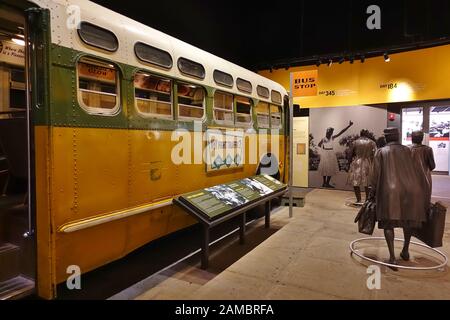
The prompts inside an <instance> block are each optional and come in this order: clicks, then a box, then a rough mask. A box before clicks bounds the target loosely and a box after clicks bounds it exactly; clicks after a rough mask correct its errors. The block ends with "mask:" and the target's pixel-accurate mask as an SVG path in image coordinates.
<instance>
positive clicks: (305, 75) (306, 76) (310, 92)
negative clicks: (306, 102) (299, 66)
mask: <svg viewBox="0 0 450 320" xmlns="http://www.w3.org/2000/svg"><path fill="white" fill-rule="evenodd" d="M318 77H319V71H318V70H308V71H299V72H293V73H291V81H292V95H293V96H294V97H310V96H317V92H318V84H317V82H318Z"/></svg>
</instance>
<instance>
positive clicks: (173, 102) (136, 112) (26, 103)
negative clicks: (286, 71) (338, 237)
mask: <svg viewBox="0 0 450 320" xmlns="http://www.w3.org/2000/svg"><path fill="white" fill-rule="evenodd" d="M287 109H288V106H287V92H286V91H285V89H284V88H283V87H282V86H281V85H279V84H277V83H275V82H273V81H270V80H268V79H266V78H264V77H261V76H259V75H257V74H255V73H253V72H250V71H248V70H246V69H244V68H241V67H239V66H237V65H234V64H232V63H230V62H227V61H225V60H223V59H221V58H218V57H216V56H214V55H212V54H209V53H207V52H204V51H202V50H200V49H198V48H196V47H193V46H191V45H189V44H186V43H184V42H182V41H179V40H177V39H174V38H173V37H170V36H168V35H166V34H163V33H161V32H158V31H156V30H154V29H152V28H149V27H147V26H145V25H142V24H140V23H138V22H135V21H133V20H131V19H128V18H126V17H124V16H122V15H120V14H117V13H115V12H113V11H111V10H108V9H105V8H103V7H101V6H98V5H96V4H94V3H92V2H89V1H86V0H32V1H25V0H1V1H0V166H1V168H0V183H1V185H0V187H1V190H2V196H1V199H0V299H9V298H17V297H21V296H23V295H27V294H30V293H32V292H35V293H36V294H37V295H38V296H40V297H42V298H45V299H52V298H55V297H56V286H57V285H58V284H59V283H63V282H65V281H66V279H67V276H68V274H67V268H68V267H69V266H72V265H76V266H79V267H80V269H81V270H82V272H83V273H85V272H89V271H91V270H94V269H96V268H98V267H100V266H103V265H105V264H107V263H109V262H112V261H114V260H117V259H120V258H122V257H124V256H126V255H127V254H129V253H130V252H132V251H133V250H135V249H137V248H139V247H141V246H143V245H145V244H146V243H149V242H150V241H152V240H154V239H157V238H160V237H162V236H165V235H167V234H170V233H172V232H175V231H177V230H180V229H182V228H186V227H187V226H190V225H192V224H194V223H195V221H194V220H193V219H192V218H191V217H190V216H188V215H187V214H186V213H184V212H183V211H181V210H180V209H179V208H177V207H175V206H174V205H172V200H173V198H174V197H176V196H177V195H180V194H183V193H186V192H190V191H195V190H197V189H200V188H203V187H206V186H212V185H216V184H219V183H224V182H228V181H232V180H236V179H240V178H244V177H248V176H252V175H254V174H255V172H256V170H257V165H258V164H257V163H255V164H248V163H244V164H242V165H239V164H237V165H235V166H229V164H228V165H225V166H222V165H220V164H219V165H216V166H214V167H211V168H208V166H206V165H205V163H201V164H177V165H176V164H174V163H173V161H172V160H171V152H172V150H173V148H174V145H175V144H176V142H174V141H173V139H172V132H173V131H174V130H176V129H180V128H182V129H185V130H187V131H193V130H194V124H195V123H200V124H201V126H200V127H201V130H202V131H205V130H207V129H208V128H217V129H221V130H222V129H228V130H238V129H240V130H241V132H243V135H244V140H245V141H248V139H250V138H252V137H254V136H258V135H259V134H260V132H262V130H264V132H267V129H273V130H271V131H269V134H270V135H271V139H272V140H268V142H267V146H265V148H260V149H258V150H259V151H258V152H259V154H258V157H262V156H263V155H264V154H263V153H261V152H260V150H270V149H271V145H272V143H271V142H270V141H279V148H280V152H279V154H280V155H283V156H280V159H278V160H279V164H280V172H279V173H280V177H281V179H284V177H285V176H286V173H285V172H284V171H285V170H284V168H285V167H286V161H287V159H286V157H285V156H284V155H285V153H286V152H285V150H287V146H286V143H287V141H286V135H287V134H286V132H287V131H286V124H285V119H286V114H285V112H286V110H287ZM274 139H275V140H274ZM254 141H258V143H259V144H260V143H261V142H259V141H260V140H259V139H256V140H254ZM261 141H263V140H261ZM205 143H206V142H205ZM248 145H249V143H246V144H245V147H244V148H245V149H244V152H245V155H247V154H248V153H249V150H248V148H249V146H248ZM259 147H261V146H260V145H259Z"/></svg>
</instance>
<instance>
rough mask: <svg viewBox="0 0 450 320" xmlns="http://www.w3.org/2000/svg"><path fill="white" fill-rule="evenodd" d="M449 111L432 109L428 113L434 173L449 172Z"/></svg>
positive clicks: (437, 108) (440, 108)
mask: <svg viewBox="0 0 450 320" xmlns="http://www.w3.org/2000/svg"><path fill="white" fill-rule="evenodd" d="M449 132H450V109H449V108H448V107H432V108H431V112H430V147H431V148H433V153H434V159H435V162H436V169H435V171H441V172H448V171H449V166H450V164H449V162H450V158H449V148H450V140H449V139H450V137H449V136H450V133H449Z"/></svg>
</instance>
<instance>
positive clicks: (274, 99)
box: [272, 90, 283, 104]
mask: <svg viewBox="0 0 450 320" xmlns="http://www.w3.org/2000/svg"><path fill="white" fill-rule="evenodd" d="M272 102H274V103H278V104H281V103H282V102H283V101H282V99H281V93H279V92H278V91H275V90H272Z"/></svg>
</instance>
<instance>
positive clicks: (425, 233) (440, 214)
mask: <svg viewBox="0 0 450 320" xmlns="http://www.w3.org/2000/svg"><path fill="white" fill-rule="evenodd" d="M446 213H447V208H446V207H445V206H444V205H442V203H440V202H437V203H435V204H432V205H431V207H430V212H429V215H428V220H427V221H426V222H425V223H424V224H423V226H422V228H420V229H417V230H416V231H415V232H414V236H415V237H416V238H417V239H419V240H421V241H422V242H424V243H425V244H427V245H428V246H430V247H431V248H439V247H442V245H443V243H442V239H443V238H444V230H445V216H446Z"/></svg>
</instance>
